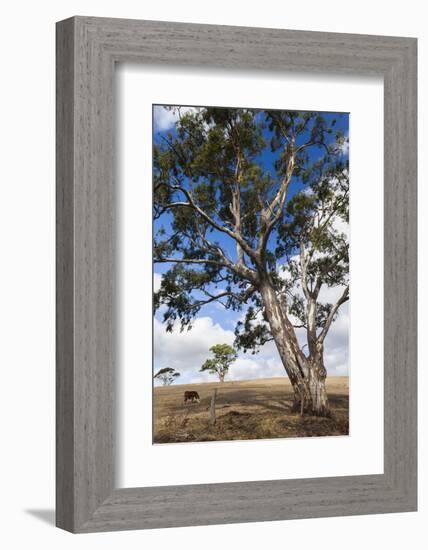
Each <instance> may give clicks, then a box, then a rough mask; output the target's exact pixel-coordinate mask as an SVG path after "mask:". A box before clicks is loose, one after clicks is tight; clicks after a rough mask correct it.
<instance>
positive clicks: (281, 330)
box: [260, 283, 330, 416]
mask: <svg viewBox="0 0 428 550" xmlns="http://www.w3.org/2000/svg"><path fill="white" fill-rule="evenodd" d="M260 293H261V295H262V299H263V304H264V308H265V313H266V317H267V319H268V321H269V325H270V330H271V334H272V337H273V339H274V341H275V344H276V347H277V349H278V353H279V356H280V357H281V360H282V363H283V365H284V368H285V370H286V372H287V374H288V377H289V379H290V382H291V384H292V386H293V390H294V404H293V407H292V410H293V411H296V412H300V413H301V414H303V413H304V414H312V415H315V416H330V409H329V404H328V398H327V393H326V389H325V379H326V374H327V373H326V369H325V367H324V364H323V356H322V350H318V351H319V352H321V353H317V354H316V355H315V357H314V356H312V357H309V358H307V357H306V356H305V355H304V353H303V352H302V351H301V349H300V346H299V343H298V341H297V337H296V333H295V330H294V327H293V326H292V324H291V322H290V320H289V319H288V317H287V315H286V313H285V312H284V311H283V309H282V307H281V304H280V302H279V300H278V297H277V295H276V293H275V290H274V289H273V288H272V286H271V285H270V284H269V283H266V284H264V285H262V286H261V288H260Z"/></svg>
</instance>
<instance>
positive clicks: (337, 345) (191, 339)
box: [153, 105, 349, 383]
mask: <svg viewBox="0 0 428 550" xmlns="http://www.w3.org/2000/svg"><path fill="white" fill-rule="evenodd" d="M191 109H193V108H192V107H183V108H181V112H182V113H183V112H185V111H186V110H191ZM323 116H324V117H325V118H326V119H327V120H328V121H329V120H332V119H335V120H336V125H335V128H336V129H337V130H340V131H341V132H343V134H344V135H345V136H347V137H348V136H349V115H348V114H347V113H323ZM177 120H178V114H177V112H172V111H168V110H166V109H165V108H164V107H163V106H156V105H155V106H154V107H153V134H154V135H153V138H154V141H155V142H160V141H162V136H163V135H164V136H166V135H167V134H168V133H171V134H172V135H174V134H175V124H176V122H177ZM264 137H266V138H267V139H268V140H269V139H270V133H269V130H267V129H266V130H264ZM334 139H335V138H334V135H332V136H329V142H333V141H334ZM308 154H309V158H310V161H311V162H312V161H316V160H318V159H319V158H320V157H321V156H322V154H323V150H321V149H320V148H319V147H316V146H314V147H310V148H309V149H308ZM342 154H343V157H344V158H348V155H349V145H348V142H347V143H345V144H344V146H343V148H342ZM274 158H275V154H274V153H272V152H271V151H270V150H269V149H268V148H266V149H265V150H264V151H263V154H261V155H259V157H258V158H257V162H258V163H259V164H260V165H261V166H262V167H263V168H264V170H267V171H270V172H271V173H272V174H275V169H274V167H273V162H274ZM302 188H303V184H302V182H301V181H300V179H299V178H296V177H294V178H293V180H292V182H291V185H290V190H289V197H291V196H292V195H294V194H295V193H297V192H298V191H299V190H301V189H302ZM161 225H162V226H163V227H164V228H165V229H166V230H168V227H169V217H168V215H163V216H162V217H161V218H160V219H159V220H157V221H156V222H155V224H154V233H155V234H156V231H157V230H158V229H159V227H160V226H161ZM212 239H213V240H215V241H217V242H218V243H219V244H220V245H221V246H222V247H223V248H225V249H226V250H227V251H228V253H229V255H230V257H231V258H234V256H235V244H234V241H233V240H232V239H231V238H230V237H228V236H227V235H224V234H223V233H220V232H215V234H214V235H213V236H212ZM170 267H171V266H170V265H169V264H155V265H154V274H153V276H154V287H155V290H156V289H157V288H159V285H160V281H161V277H162V274H163V273H165V272H166V271H167V270H168V269H169V268H170ZM340 292H341V291H340V289H325V291H324V300H323V296H322V295H321V300H322V301H333V300H335V298H336V295H338V294H339V293H340ZM162 317H163V314H162V308H161V309H160V310H158V312H157V313H156V315H155V318H154V364H153V368H154V370H155V371H157V370H158V369H159V368H163V367H166V366H169V367H173V368H175V369H176V370H178V371H179V372H180V373H181V376H180V378H179V379H178V381H177V383H191V382H204V381H213V380H215V377H214V376H213V375H210V374H208V373H200V372H199V369H200V366H201V365H202V363H203V362H204V361H205V359H206V358H208V357H209V355H210V354H209V351H208V350H209V348H210V347H211V346H212V345H214V344H218V343H223V342H227V343H230V344H232V343H233V340H234V334H233V331H234V328H235V325H236V322H237V321H238V320H239V319H240V318H242V317H243V312H233V311H230V310H226V309H225V308H224V307H223V306H222V305H221V304H219V303H215V302H212V303H210V304H207V305H206V306H204V307H203V308H202V309H201V310H200V312H199V314H198V317H197V318H196V320H195V322H194V323H193V329H192V330H190V331H185V332H184V333H181V332H180V331H179V328H178V327H177V329H176V330H174V331H173V333H167V332H166V331H165V328H164V326H163V324H162ZM348 326H349V310H348V305H347V304H345V305H344V306H342V309H341V311H340V314H339V317H338V319H337V321H336V322H335V323H334V324H333V326H332V328H331V329H330V333H329V334H328V336H327V338H326V341H325V363H326V367H327V370H328V372H329V374H330V375H343V374H345V375H346V374H347V373H348ZM298 337H299V340H301V343H302V344H303V343H305V342H306V340H305V334H304V330H303V329H302V330H300V331H298ZM271 376H285V370H284V367H283V366H282V363H281V361H280V359H279V356H278V353H277V351H276V348H275V345H274V343H273V342H269V343H267V344H265V345H264V346H263V347H262V348H261V350H260V352H259V353H258V354H256V355H252V354H251V353H248V352H247V353H246V354H244V353H242V352H239V354H238V359H237V361H236V363H235V364H234V365H233V366H232V367H231V369H230V371H229V375H228V377H227V379H237V380H239V379H241V380H242V379H252V378H267V377H271Z"/></svg>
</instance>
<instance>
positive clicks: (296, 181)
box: [153, 105, 350, 443]
mask: <svg viewBox="0 0 428 550" xmlns="http://www.w3.org/2000/svg"><path fill="white" fill-rule="evenodd" d="M349 191H350V188H349V114H348V113H339V112H337V113H333V112H313V111H290V110H269V109H256V108H235V107H230V108H226V107H205V106H204V107H201V106H180V105H153V309H154V317H153V340H154V342H153V443H184V442H198V441H228V440H248V439H273V438H300V437H314V436H343V435H348V434H349V364H348V347H349V346H348V340H349V297H350V291H349V285H350V281H349Z"/></svg>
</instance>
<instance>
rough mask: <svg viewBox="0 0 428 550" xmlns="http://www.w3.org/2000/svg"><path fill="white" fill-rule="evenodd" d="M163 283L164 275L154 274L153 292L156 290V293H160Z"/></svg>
mask: <svg viewBox="0 0 428 550" xmlns="http://www.w3.org/2000/svg"><path fill="white" fill-rule="evenodd" d="M161 282H162V275H161V274H160V273H156V272H154V273H153V290H154V292H158V290H159V289H160V286H161Z"/></svg>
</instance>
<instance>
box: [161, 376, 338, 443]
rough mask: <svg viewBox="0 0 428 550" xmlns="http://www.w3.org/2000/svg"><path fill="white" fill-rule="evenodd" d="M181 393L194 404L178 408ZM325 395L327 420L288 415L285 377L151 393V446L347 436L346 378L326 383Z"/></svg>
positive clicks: (289, 394)
mask: <svg viewBox="0 0 428 550" xmlns="http://www.w3.org/2000/svg"><path fill="white" fill-rule="evenodd" d="M214 388H217V389H218V392H217V401H216V423H215V425H214V426H212V425H211V424H210V411H209V409H210V403H211V396H212V394H213V390H214ZM186 390H195V391H197V392H198V393H199V396H200V398H201V401H200V403H189V402H188V403H184V392H185V391H186ZM327 393H328V396H329V401H330V407H331V410H332V418H317V417H313V416H303V417H301V416H300V415H299V414H298V413H292V412H291V405H292V400H293V392H292V388H291V384H290V382H289V380H288V378H285V377H284V378H268V379H260V380H244V381H236V382H235V381H229V382H227V381H226V382H224V383H223V384H220V383H218V382H212V383H205V384H177V385H173V386H168V387H156V388H154V443H183V442H189V441H225V440H233V439H235V440H236V439H241V440H242V439H273V438H278V437H317V436H318V437H319V436H334V435H336V436H337V435H347V434H348V433H349V422H348V408H349V381H348V377H345V376H337V377H329V378H328V379H327Z"/></svg>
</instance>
